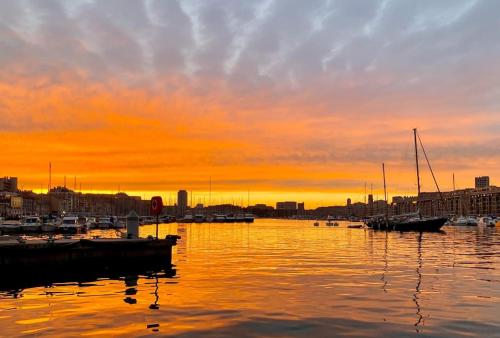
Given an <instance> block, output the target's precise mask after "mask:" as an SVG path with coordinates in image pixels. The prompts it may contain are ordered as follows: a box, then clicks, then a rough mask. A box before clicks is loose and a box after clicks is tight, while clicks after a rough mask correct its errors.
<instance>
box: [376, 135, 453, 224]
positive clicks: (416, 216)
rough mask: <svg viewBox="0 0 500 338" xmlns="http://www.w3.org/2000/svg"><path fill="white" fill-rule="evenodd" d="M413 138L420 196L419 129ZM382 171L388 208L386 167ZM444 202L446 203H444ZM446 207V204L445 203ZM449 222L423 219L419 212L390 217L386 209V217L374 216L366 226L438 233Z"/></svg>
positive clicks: (446, 219) (440, 219) (442, 219)
mask: <svg viewBox="0 0 500 338" xmlns="http://www.w3.org/2000/svg"><path fill="white" fill-rule="evenodd" d="M413 137H414V142H415V163H416V171H417V187H418V195H417V196H420V171H419V166H418V146H417V129H416V128H415V129H413ZM418 139H419V141H420V145H421V147H422V150H423V152H424V155H425V159H426V161H427V164H428V166H429V169H430V171H431V174H432V178H433V179H434V183H435V184H436V188H437V190H438V192H439V195H440V197H441V198H443V197H442V195H441V191H440V189H439V186H438V184H437V180H436V178H435V176H434V172H433V171H432V167H431V165H430V162H429V159H428V158H427V154H426V152H425V149H424V147H423V144H422V141H421V140H420V137H418ZM382 171H383V175H384V196H385V202H386V206H387V192H386V185H385V166H384V164H382ZM443 202H444V201H443ZM443 205H445V203H443ZM446 221H448V218H446V217H422V215H421V214H420V212H419V211H417V212H416V213H413V214H407V215H398V216H393V217H389V213H388V210H387V209H386V213H385V214H384V215H378V216H374V217H372V218H371V219H369V220H368V221H367V222H366V225H367V226H368V227H370V228H373V229H376V230H394V231H418V232H424V231H425V232H437V231H440V230H441V227H442V226H443V225H444V224H445V223H446Z"/></svg>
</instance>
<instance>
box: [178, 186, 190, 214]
mask: <svg viewBox="0 0 500 338" xmlns="http://www.w3.org/2000/svg"><path fill="white" fill-rule="evenodd" d="M187 205H188V193H187V191H186V190H179V192H177V207H178V214H179V216H184V215H185V214H186V210H187Z"/></svg>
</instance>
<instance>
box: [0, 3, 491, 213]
mask: <svg viewBox="0 0 500 338" xmlns="http://www.w3.org/2000/svg"><path fill="white" fill-rule="evenodd" d="M496 7H497V6H496V4H495V3H494V2H488V1H478V2H470V1H451V2H418V3H413V2H387V1H379V2H376V1H374V2H370V3H369V4H367V3H365V2H357V1H345V2H329V1H317V2H300V1H299V2H293V4H290V3H288V2H279V1H278V2H275V1H255V2H251V3H240V2H233V1H216V2H213V3H211V4H210V5H208V4H204V3H203V2H201V3H200V2H194V1H183V2H176V1H168V2H157V1H144V2H140V1H131V2H120V5H119V6H114V5H113V2H86V1H85V2H84V1H82V2H78V1H76V2H71V3H68V2H62V1H61V2H58V1H53V2H20V1H5V2H3V3H2V11H1V12H0V22H1V25H0V34H1V36H2V41H3V42H2V55H1V57H0V65H1V66H2V67H1V68H0V88H1V90H2V97H1V98H0V118H1V123H0V147H1V148H2V153H3V156H4V158H6V159H8V160H6V161H4V163H2V171H3V173H2V174H4V175H12V176H18V177H22V178H23V181H22V183H21V184H22V186H23V187H24V188H25V189H32V190H35V191H39V190H40V189H42V190H43V188H45V187H46V186H47V163H48V161H52V163H53V164H54V176H53V178H54V182H58V184H59V185H62V180H63V176H64V175H66V176H67V177H68V180H69V181H70V182H71V180H72V178H73V177H74V176H77V178H78V181H79V182H81V183H82V187H83V190H84V191H96V192H98V191H100V192H112V191H117V190H118V186H120V190H124V191H127V192H130V193H131V194H139V195H142V196H145V197H149V196H152V195H154V194H158V193H160V194H162V193H166V194H169V193H168V192H171V193H172V194H173V193H174V192H175V191H176V190H177V189H180V188H185V189H187V190H193V191H200V192H201V191H203V192H204V194H208V191H209V189H208V181H209V177H211V178H212V182H213V190H212V191H214V194H215V195H214V198H216V196H217V194H219V196H220V198H222V199H224V198H227V199H230V198H231V197H230V196H234V195H237V196H241V197H239V198H240V199H243V200H246V194H247V192H248V191H249V190H250V192H251V200H252V201H255V202H265V201H267V203H270V202H276V201H279V200H298V201H305V202H306V205H308V206H319V205H335V204H343V203H345V200H346V199H347V198H348V197H350V198H351V199H352V200H353V201H357V200H358V201H362V200H363V198H364V197H363V196H364V189H365V188H364V186H365V183H366V184H368V186H370V184H373V187H374V193H375V194H376V195H379V196H382V195H383V193H382V177H381V176H382V175H381V169H380V164H381V163H382V162H385V163H386V166H387V181H388V190H389V194H390V195H391V196H392V195H413V194H415V192H416V179H415V175H414V169H413V166H414V162H413V150H412V138H411V129H412V128H414V127H417V128H419V131H420V133H421V136H422V138H423V141H424V143H425V144H426V148H427V150H428V153H429V156H430V160H431V162H432V164H433V167H434V169H435V172H436V174H437V178H438V181H439V183H440V185H441V187H442V188H443V189H445V190H449V189H450V188H451V187H452V174H453V173H454V174H455V178H456V185H457V186H458V187H467V186H472V185H473V179H474V177H475V176H481V175H489V176H491V177H492V179H493V182H492V184H494V183H495V177H499V175H500V159H499V157H498V154H499V145H500V138H499V137H500V136H499V135H498V130H499V128H500V114H499V113H498V109H499V107H498V102H497V97H498V91H499V90H500V80H499V79H500V76H498V75H500V74H498V69H500V67H499V62H500V61H498V60H500V44H499V43H498V39H497V36H496V35H497V33H496V32H497V31H498V22H497V16H496V10H495V9H496ZM478 37H480V38H478ZM422 166H423V174H422V182H423V187H422V189H423V190H424V191H434V190H435V188H434V184H433V182H432V178H431V177H430V175H429V173H428V171H427V170H425V166H424V163H422ZM68 185H69V186H71V183H69V184H68ZM40 186H42V187H43V188H40ZM368 189H369V188H368ZM233 198H234V197H233Z"/></svg>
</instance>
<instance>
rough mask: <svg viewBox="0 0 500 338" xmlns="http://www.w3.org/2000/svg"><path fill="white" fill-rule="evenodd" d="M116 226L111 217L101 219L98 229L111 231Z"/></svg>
mask: <svg viewBox="0 0 500 338" xmlns="http://www.w3.org/2000/svg"><path fill="white" fill-rule="evenodd" d="M113 226H114V224H113V221H112V220H111V217H99V221H98V222H97V227H98V228H99V229H109V228H112V227H113Z"/></svg>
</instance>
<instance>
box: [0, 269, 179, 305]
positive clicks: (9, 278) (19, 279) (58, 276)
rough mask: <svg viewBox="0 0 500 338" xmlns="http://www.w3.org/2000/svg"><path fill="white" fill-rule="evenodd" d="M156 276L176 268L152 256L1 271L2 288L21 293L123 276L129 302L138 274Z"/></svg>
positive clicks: (169, 275)
mask: <svg viewBox="0 0 500 338" xmlns="http://www.w3.org/2000/svg"><path fill="white" fill-rule="evenodd" d="M153 274H154V275H155V276H156V278H172V277H174V276H175V274H176V271H175V270H174V269H172V268H171V266H170V265H166V264H165V262H164V261H158V260H151V261H147V262H137V261H136V262H121V263H118V262H117V264H114V265H113V266H110V267H103V266H96V267H95V268H87V269H81V267H79V266H72V267H70V266H68V267H66V268H65V269H61V270H59V271H57V272H55V271H51V273H41V272H40V271H39V270H29V271H18V273H16V274H6V275H2V278H1V279H0V290H9V291H11V292H13V293H20V292H21V291H22V290H23V289H27V288H33V287H41V286H51V285H53V284H59V283H70V282H74V283H77V284H78V285H82V286H83V285H85V284H86V283H89V282H94V281H96V280H98V279H103V278H104V279H114V280H123V281H124V283H125V286H127V289H126V291H125V294H126V295H127V296H129V300H128V301H127V302H130V301H131V302H132V303H133V302H134V301H133V299H132V298H131V297H132V296H134V295H135V292H136V290H135V286H137V280H138V279H139V276H153Z"/></svg>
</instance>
